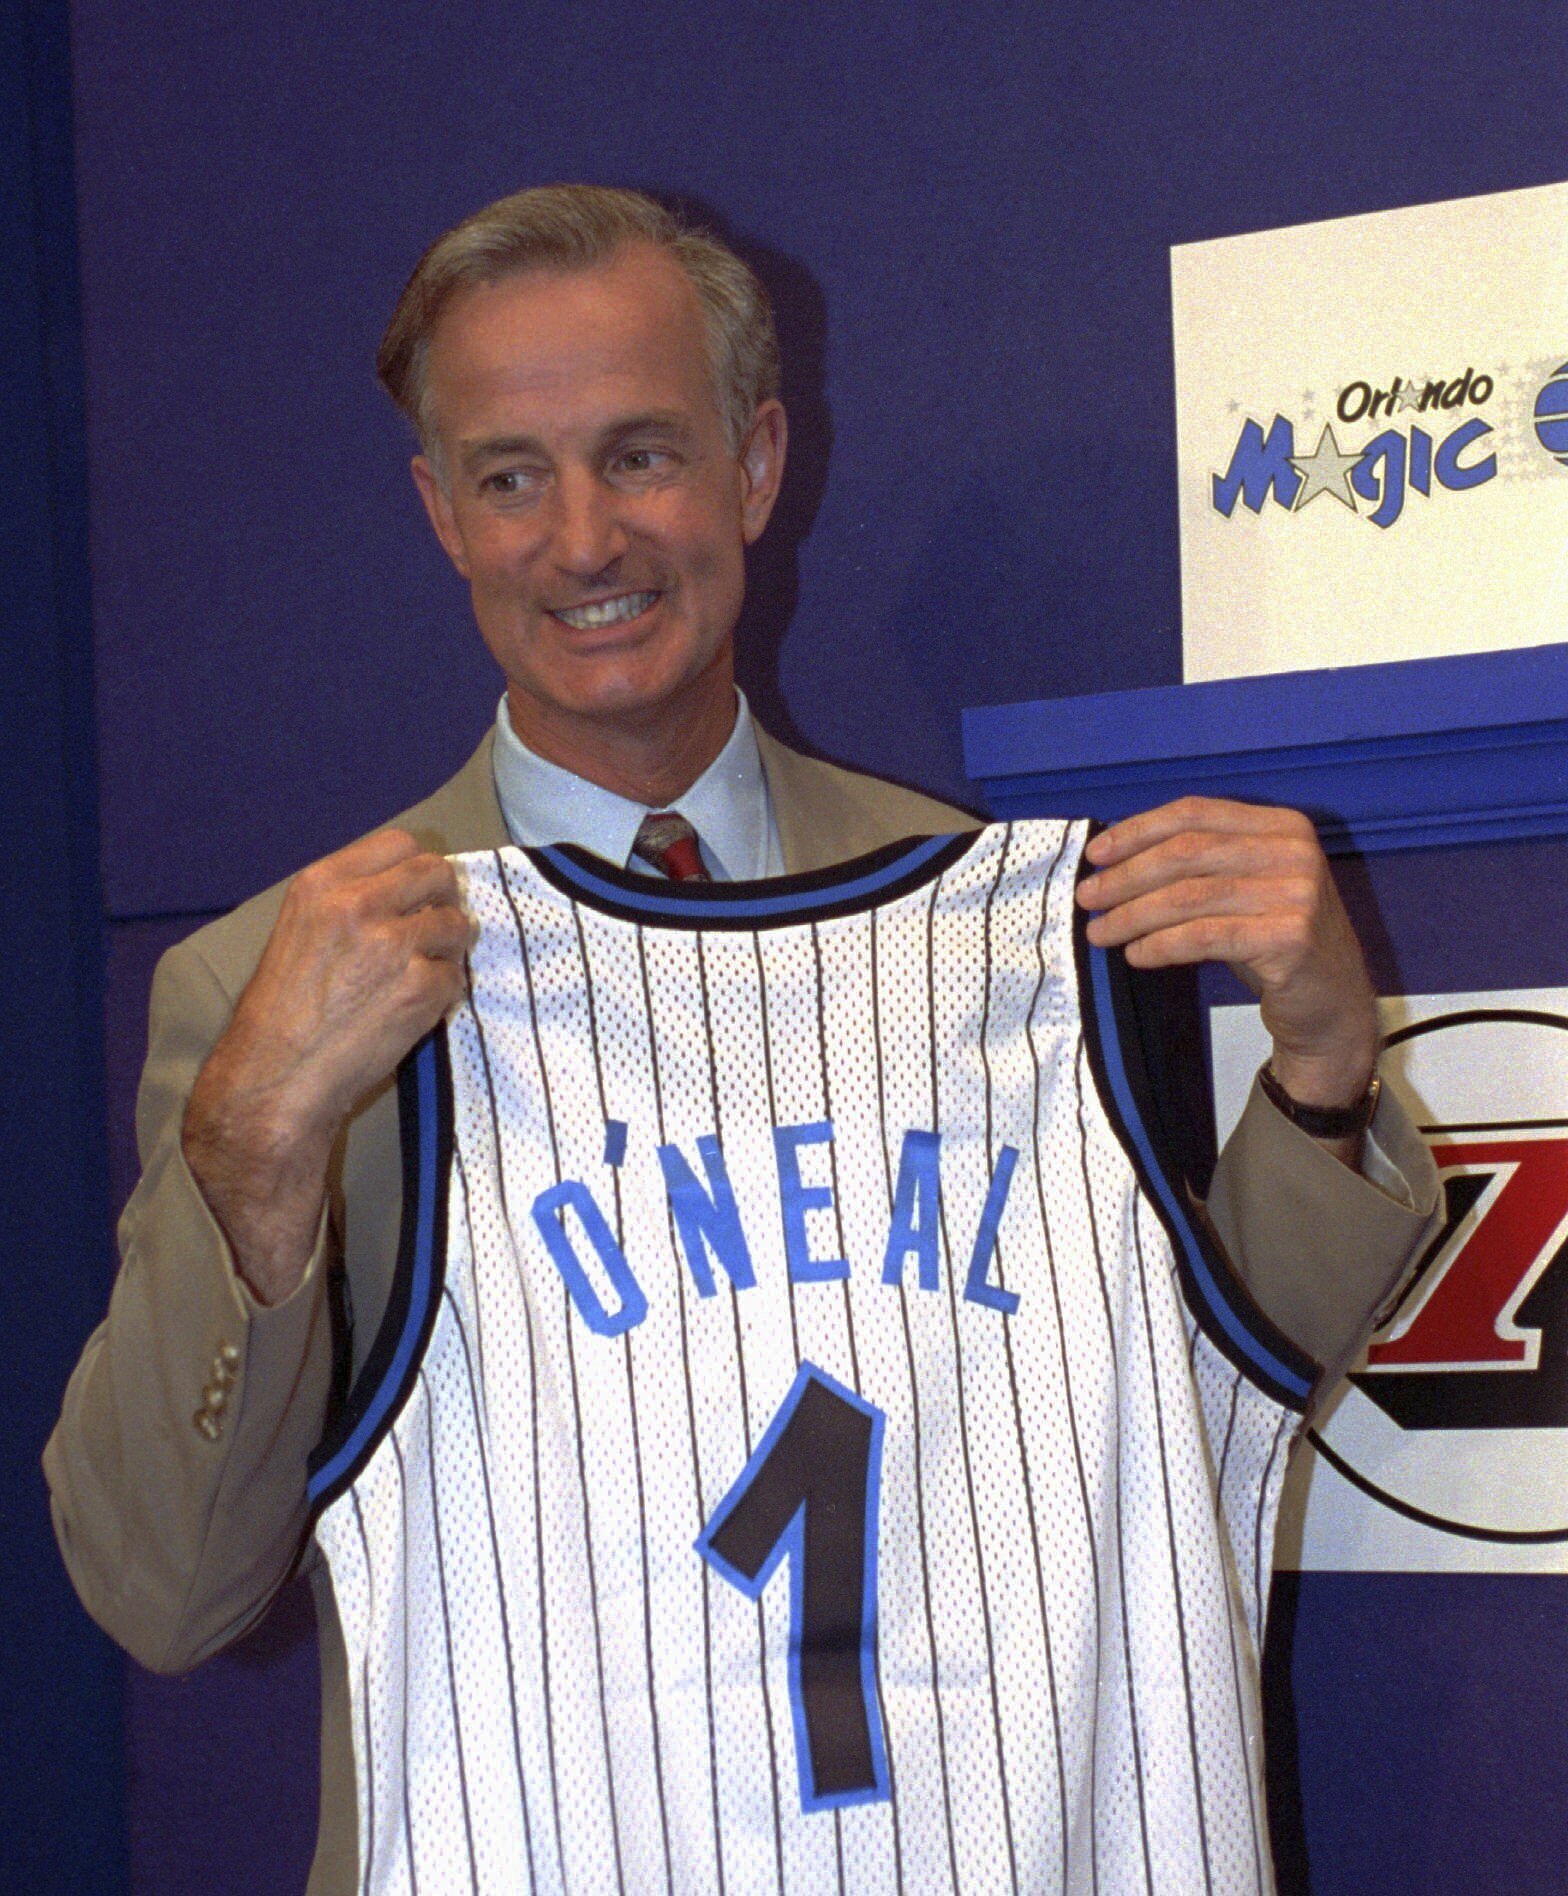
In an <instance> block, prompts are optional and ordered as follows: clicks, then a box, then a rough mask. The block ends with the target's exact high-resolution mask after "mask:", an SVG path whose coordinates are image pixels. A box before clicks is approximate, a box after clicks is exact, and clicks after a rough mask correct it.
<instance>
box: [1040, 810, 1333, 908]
mask: <svg viewBox="0 0 1568 1896" xmlns="http://www.w3.org/2000/svg"><path fill="white" fill-rule="evenodd" d="M1322 870H1323V855H1322V851H1321V849H1320V848H1319V846H1318V842H1317V839H1316V837H1315V836H1298V835H1281V834H1277V833H1272V832H1271V833H1267V834H1258V833H1257V832H1246V833H1241V834H1236V833H1231V832H1212V831H1204V830H1182V831H1181V832H1180V833H1179V834H1177V835H1175V836H1171V837H1167V838H1166V839H1165V840H1164V841H1162V842H1159V843H1154V844H1151V845H1149V846H1148V847H1147V848H1144V849H1142V850H1140V851H1139V852H1138V853H1137V854H1136V855H1134V856H1129V857H1127V858H1125V859H1124V860H1123V861H1121V862H1118V863H1115V864H1112V865H1111V866H1109V867H1107V868H1105V869H1102V870H1100V871H1099V872H1098V873H1096V874H1095V875H1092V876H1087V877H1085V878H1084V880H1083V881H1082V882H1080V883H1079V885H1078V890H1077V900H1078V904H1079V906H1080V907H1081V908H1088V909H1108V908H1114V907H1115V906H1116V905H1117V904H1118V903H1121V902H1126V901H1130V900H1132V899H1133V898H1134V897H1135V896H1139V895H1144V894H1147V893H1148V892H1149V891H1150V890H1152V889H1159V888H1164V887H1166V886H1168V885H1170V884H1172V883H1175V882H1186V881H1189V880H1192V879H1194V878H1216V879H1220V878H1230V879H1243V878H1255V879H1259V880H1263V881H1267V880H1270V879H1276V878H1279V877H1281V876H1294V877H1301V878H1304V879H1306V880H1307V881H1308V882H1309V883H1315V882H1317V881H1318V880H1319V879H1320V877H1321V875H1322Z"/></svg>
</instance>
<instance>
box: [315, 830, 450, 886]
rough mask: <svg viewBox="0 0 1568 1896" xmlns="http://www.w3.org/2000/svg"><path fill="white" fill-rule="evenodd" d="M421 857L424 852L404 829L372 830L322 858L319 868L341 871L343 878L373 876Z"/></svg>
mask: <svg viewBox="0 0 1568 1896" xmlns="http://www.w3.org/2000/svg"><path fill="white" fill-rule="evenodd" d="M423 854H425V851H424V850H423V849H422V847H421V846H420V844H419V843H418V842H416V841H415V839H414V838H413V837H412V836H410V835H409V833H408V831H407V830H402V829H382V830H373V831H372V832H371V833H370V835H368V836H361V837H360V838H359V839H358V840H357V841H356V842H352V843H349V844H348V845H347V847H345V848H343V849H339V850H336V851H334V853H333V854H332V855H330V856H324V857H323V858H322V859H321V864H320V866H321V867H323V868H326V867H330V868H332V869H334V870H341V871H342V872H343V874H344V875H345V876H374V875H379V874H380V873H381V871H382V870H383V869H390V868H391V867H392V865H393V864H394V863H398V862H405V861H406V860H407V859H408V858H409V857H410V856H422V855H423Z"/></svg>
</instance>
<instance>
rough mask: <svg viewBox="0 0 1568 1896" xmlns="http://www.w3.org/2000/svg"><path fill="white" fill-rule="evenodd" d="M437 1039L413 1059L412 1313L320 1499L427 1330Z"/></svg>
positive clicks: (387, 1400)
mask: <svg viewBox="0 0 1568 1896" xmlns="http://www.w3.org/2000/svg"><path fill="white" fill-rule="evenodd" d="M437 1058H438V1046H437V1037H436V1036H435V1035H431V1036H430V1038H429V1039H427V1040H425V1041H424V1042H423V1043H422V1044H421V1046H420V1047H419V1049H418V1052H417V1053H416V1054H415V1056H414V1076H415V1082H416V1085H417V1089H418V1100H419V1111H418V1139H419V1169H418V1173H417V1177H418V1181H419V1183H418V1194H419V1202H418V1206H417V1212H416V1217H417V1222H416V1225H415V1228H414V1248H413V1258H412V1260H411V1263H412V1270H411V1272H410V1283H409V1299H408V1309H407V1311H406V1313H405V1314H404V1318H403V1329H402V1333H401V1335H400V1336H399V1337H398V1340H397V1346H396V1348H395V1349H394V1350H393V1353H392V1360H391V1362H390V1363H389V1364H388V1365H387V1368H386V1373H385V1374H384V1375H383V1376H382V1378H381V1381H380V1382H379V1384H378V1385H377V1387H376V1390H375V1393H374V1394H373V1395H372V1396H371V1398H370V1400H369V1402H368V1403H367V1404H366V1406H365V1410H364V1413H363V1415H361V1417H360V1419H359V1421H358V1423H357V1424H356V1425H355V1427H354V1430H353V1432H352V1433H351V1434H350V1435H349V1437H348V1439H347V1441H345V1442H344V1443H343V1445H342V1447H341V1448H339V1449H338V1451H337V1453H336V1454H335V1455H333V1457H332V1458H331V1460H330V1461H327V1462H324V1463H323V1464H322V1465H321V1467H319V1468H318V1469H316V1470H315V1472H314V1473H313V1474H312V1475H311V1476H310V1478H309V1479H308V1481H307V1482H306V1484H305V1492H306V1495H307V1497H308V1498H309V1499H310V1500H311V1501H312V1502H314V1501H316V1500H317V1499H318V1498H319V1497H320V1496H321V1495H322V1494H324V1493H326V1491H327V1490H328V1489H330V1488H331V1487H332V1485H333V1484H334V1482H336V1481H339V1480H340V1479H341V1478H342V1477H343V1476H344V1474H345V1473H346V1472H347V1471H348V1470H349V1469H351V1468H352V1467H353V1465H354V1463H355V1461H356V1459H357V1458H358V1457H359V1456H360V1455H361V1454H362V1453H363V1452H364V1451H365V1450H366V1449H367V1448H368V1447H369V1446H370V1444H371V1443H373V1442H374V1441H375V1439H376V1437H377V1434H378V1433H379V1431H380V1430H381V1427H382V1425H383V1424H384V1422H385V1421H386V1416H387V1411H388V1410H389V1409H390V1408H391V1406H392V1404H393V1403H394V1401H396V1399H397V1397H398V1395H399V1393H400V1391H401V1390H402V1388H403V1383H404V1378H405V1377H406V1376H407V1374H408V1372H409V1368H410V1366H411V1364H412V1360H413V1356H414V1352H415V1350H416V1349H417V1348H418V1345H419V1339H420V1336H421V1334H422V1332H423V1326H424V1319H425V1316H426V1313H427V1310H428V1308H429V1304H430V1297H431V1287H432V1284H433V1282H434V1271H433V1269H432V1264H433V1260H434V1255H435V1244H436V1162H437V1157H438V1147H439V1145H440V1115H439V1114H438V1112H437V1110H436V1061H437Z"/></svg>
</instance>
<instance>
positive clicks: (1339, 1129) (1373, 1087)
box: [1258, 1060, 1383, 1139]
mask: <svg viewBox="0 0 1568 1896" xmlns="http://www.w3.org/2000/svg"><path fill="white" fill-rule="evenodd" d="M1258 1085H1259V1086H1261V1087H1262V1088H1263V1092H1264V1096H1265V1098H1266V1099H1267V1100H1268V1101H1269V1104H1270V1105H1272V1106H1274V1107H1275V1108H1277V1110H1278V1111H1280V1112H1282V1113H1283V1114H1284V1115H1285V1117H1286V1118H1287V1119H1288V1120H1289V1121H1290V1123H1291V1124H1292V1125H1293V1126H1299V1127H1300V1128H1301V1130H1302V1131H1303V1132H1305V1133H1307V1134H1309V1135H1310V1136H1311V1137H1312V1138H1314V1139H1354V1138H1355V1137H1356V1136H1357V1134H1358V1133H1363V1132H1365V1131H1366V1129H1367V1127H1368V1126H1370V1125H1371V1123H1372V1115H1373V1114H1374V1113H1375V1112H1376V1111H1377V1100H1378V1095H1379V1093H1381V1092H1382V1090H1383V1076H1382V1075H1381V1074H1380V1073H1379V1072H1378V1071H1377V1069H1376V1068H1375V1067H1374V1068H1373V1071H1372V1077H1371V1079H1370V1080H1368V1081H1367V1090H1366V1091H1365V1092H1364V1093H1363V1094H1362V1095H1361V1097H1360V1099H1358V1100H1356V1101H1355V1102H1354V1103H1353V1104H1352V1105H1349V1106H1303V1105H1302V1103H1301V1101H1300V1100H1297V1099H1292V1098H1291V1096H1290V1095H1289V1093H1287V1092H1286V1091H1285V1089H1284V1087H1283V1086H1281V1085H1280V1082H1279V1076H1278V1075H1277V1074H1276V1073H1275V1071H1274V1065H1273V1062H1272V1061H1269V1060H1265V1061H1264V1062H1263V1064H1262V1066H1260V1067H1259V1068H1258Z"/></svg>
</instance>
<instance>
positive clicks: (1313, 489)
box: [1290, 422, 1361, 513]
mask: <svg viewBox="0 0 1568 1896" xmlns="http://www.w3.org/2000/svg"><path fill="white" fill-rule="evenodd" d="M1360 459H1361V456H1360V455H1359V454H1341V453H1340V451H1339V443H1338V442H1337V441H1336V440H1335V439H1334V429H1333V425H1332V423H1330V422H1325V423H1324V424H1323V432H1322V434H1320V435H1319V436H1318V445H1317V448H1316V450H1315V451H1314V452H1313V453H1311V454H1293V455H1292V456H1291V457H1290V464H1291V466H1292V467H1293V468H1294V469H1295V470H1296V472H1297V473H1298V474H1300V475H1301V476H1302V477H1303V478H1302V483H1301V488H1300V491H1299V492H1298V493H1297V495H1296V504H1295V506H1294V507H1293V508H1292V509H1291V511H1292V512H1293V513H1300V512H1301V510H1302V508H1303V507H1305V506H1306V504H1307V502H1308V501H1309V500H1316V499H1317V497H1318V495H1319V494H1332V495H1333V496H1334V498H1335V499H1336V500H1338V501H1343V502H1344V504H1345V505H1346V506H1347V507H1348V508H1349V509H1350V511H1351V512H1352V513H1355V512H1357V511H1358V510H1357V507H1356V499H1355V495H1354V494H1352V493H1351V491H1350V470H1351V469H1352V468H1353V467H1354V466H1355V465H1356V463H1357V462H1358V461H1359V460H1360Z"/></svg>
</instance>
